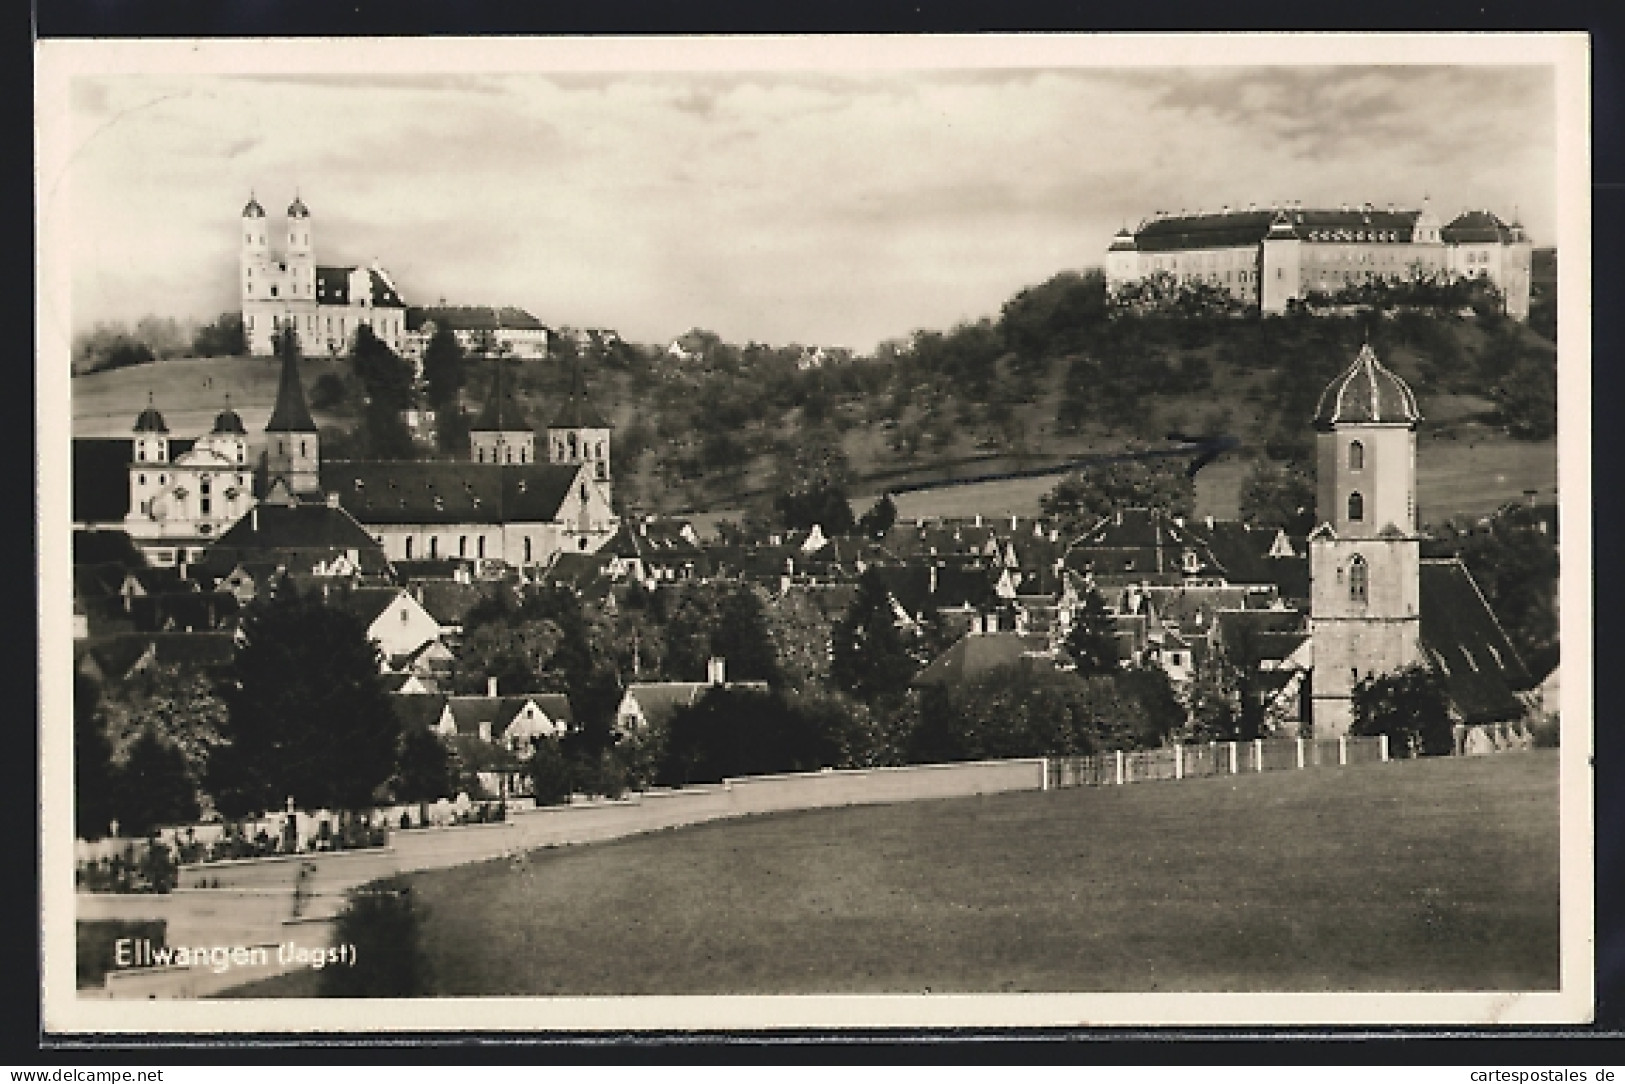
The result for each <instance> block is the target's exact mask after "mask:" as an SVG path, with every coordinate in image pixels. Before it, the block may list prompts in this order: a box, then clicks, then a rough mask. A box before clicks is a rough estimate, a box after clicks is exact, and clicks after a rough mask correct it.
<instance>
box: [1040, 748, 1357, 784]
mask: <svg viewBox="0 0 1625 1084" xmlns="http://www.w3.org/2000/svg"><path fill="white" fill-rule="evenodd" d="M1387 759H1388V739H1387V738H1386V737H1383V736H1379V737H1374V738H1269V739H1264V738H1255V739H1254V740H1252V741H1220V742H1206V743H1202V744H1185V745H1172V746H1164V747H1163V748H1160V749H1134V750H1127V751H1124V750H1119V751H1117V752H1114V753H1101V754H1099V755H1097V756H1092V757H1050V758H1049V766H1048V769H1047V778H1046V785H1047V786H1048V787H1051V788H1059V787H1102V786H1114V785H1121V784H1124V783H1145V782H1149V781H1151V780H1156V779H1194V778H1197V777H1200V776H1208V775H1242V774H1245V773H1247V772H1267V771H1281V770H1286V769H1296V768H1336V767H1342V766H1344V765H1348V764H1373V763H1377V762H1380V761H1385V760H1387Z"/></svg>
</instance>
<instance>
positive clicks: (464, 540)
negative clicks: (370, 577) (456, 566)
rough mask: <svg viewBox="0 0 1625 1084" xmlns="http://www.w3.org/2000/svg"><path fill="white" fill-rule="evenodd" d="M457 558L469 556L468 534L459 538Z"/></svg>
mask: <svg viewBox="0 0 1625 1084" xmlns="http://www.w3.org/2000/svg"><path fill="white" fill-rule="evenodd" d="M457 556H459V557H467V556H468V536H467V535H466V534H463V535H458V536H457Z"/></svg>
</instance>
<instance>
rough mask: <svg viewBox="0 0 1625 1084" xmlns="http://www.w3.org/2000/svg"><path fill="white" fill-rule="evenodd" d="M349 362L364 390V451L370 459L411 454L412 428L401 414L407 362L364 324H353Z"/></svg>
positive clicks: (408, 399)
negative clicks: (353, 332)
mask: <svg viewBox="0 0 1625 1084" xmlns="http://www.w3.org/2000/svg"><path fill="white" fill-rule="evenodd" d="M350 363H351V366H352V367H353V368H354V370H355V375H356V377H357V378H358V379H359V380H360V381H361V386H362V387H363V388H364V389H365V390H366V396H367V405H366V409H365V410H364V412H363V414H362V419H363V424H364V427H365V429H366V434H367V454H368V455H369V456H371V457H372V458H374V459H410V458H412V455H413V452H414V449H413V447H412V432H411V430H410V429H408V428H407V426H406V420H405V419H404V418H403V417H402V416H401V415H402V412H403V411H405V410H406V409H407V408H409V407H410V406H411V405H412V366H411V364H410V363H408V362H406V361H403V360H402V359H401V358H399V357H397V356H396V354H395V351H393V350H391V349H390V348H389V346H388V345H387V344H385V343H384V341H383V340H382V339H380V338H378V336H377V335H374V334H373V331H372V328H371V327H368V326H367V325H366V324H362V325H361V326H360V327H358V328H356V331H355V342H354V345H353V347H352V349H351V357H350Z"/></svg>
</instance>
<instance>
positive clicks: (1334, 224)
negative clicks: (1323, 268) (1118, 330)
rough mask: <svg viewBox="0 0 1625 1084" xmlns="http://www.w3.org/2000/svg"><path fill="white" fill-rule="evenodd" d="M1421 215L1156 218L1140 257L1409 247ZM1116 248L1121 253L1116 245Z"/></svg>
mask: <svg viewBox="0 0 1625 1084" xmlns="http://www.w3.org/2000/svg"><path fill="white" fill-rule="evenodd" d="M1420 215H1421V212H1420V211H1379V210H1377V209H1376V208H1374V207H1371V206H1369V205H1367V206H1365V207H1355V208H1350V209H1324V210H1323V209H1316V208H1266V209H1264V210H1250V211H1224V212H1221V213H1219V214H1206V215H1204V214H1196V215H1167V216H1164V217H1161V218H1154V219H1152V220H1151V221H1149V222H1146V223H1145V224H1144V225H1142V226H1141V227H1140V229H1139V230H1138V232H1136V233H1135V234H1134V245H1133V247H1134V248H1136V249H1138V250H1139V251H1141V252H1168V251H1179V250H1182V249H1192V248H1238V247H1242V246H1246V245H1256V244H1258V243H1260V242H1261V241H1263V240H1265V239H1266V238H1268V239H1270V240H1299V241H1313V242H1361V243H1371V242H1388V243H1403V244H1408V243H1409V242H1410V240H1411V238H1412V236H1413V235H1414V232H1415V229H1416V220H1417V218H1418V217H1419V216H1420ZM1113 248H1116V245H1115V243H1114V245H1113Z"/></svg>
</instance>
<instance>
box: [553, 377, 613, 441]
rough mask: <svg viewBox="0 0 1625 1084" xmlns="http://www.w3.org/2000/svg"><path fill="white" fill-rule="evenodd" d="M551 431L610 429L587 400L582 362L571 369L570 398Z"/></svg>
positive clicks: (554, 417)
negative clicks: (582, 376) (582, 375)
mask: <svg viewBox="0 0 1625 1084" xmlns="http://www.w3.org/2000/svg"><path fill="white" fill-rule="evenodd" d="M548 428H550V429H608V428H610V424H609V422H608V420H606V419H605V418H604V416H603V415H602V414H600V413H599V412H598V408H597V407H595V406H593V405H592V403H591V402H589V401H588V399H587V387H586V385H585V384H584V383H583V382H582V380H581V362H580V361H577V362H576V363H575V365H574V366H572V367H571V369H570V397H569V398H568V399H566V400H565V401H564V405H563V406H561V407H559V412H558V413H557V414H556V415H554V416H553V424H552V425H550V426H549V427H548Z"/></svg>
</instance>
